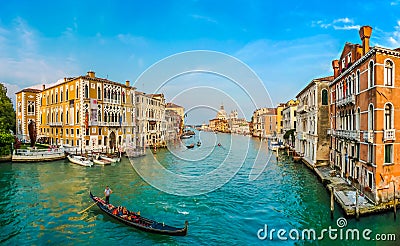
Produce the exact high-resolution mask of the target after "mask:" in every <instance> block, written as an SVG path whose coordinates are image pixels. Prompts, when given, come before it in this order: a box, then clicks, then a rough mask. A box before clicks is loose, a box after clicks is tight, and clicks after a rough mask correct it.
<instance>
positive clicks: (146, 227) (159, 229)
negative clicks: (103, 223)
mask: <svg viewBox="0 0 400 246" xmlns="http://www.w3.org/2000/svg"><path fill="white" fill-rule="evenodd" d="M90 198H92V200H93V201H94V202H95V203H96V205H97V206H98V207H99V208H100V209H101V210H102V211H103V212H104V213H106V214H107V215H109V216H111V217H113V218H114V219H116V220H118V221H120V222H122V223H124V224H126V225H128V226H131V227H134V228H136V229H139V230H141V231H145V232H151V233H156V234H164V235H170V236H186V234H187V231H188V222H187V221H186V222H185V227H183V228H178V227H173V226H169V225H166V224H164V223H160V222H157V221H154V220H151V219H148V218H145V217H142V216H140V214H139V213H134V212H130V211H128V210H126V212H125V213H122V212H120V211H119V210H118V208H117V207H115V206H114V205H112V204H106V202H105V201H104V200H103V199H101V198H100V197H97V196H94V195H93V194H92V192H90Z"/></svg>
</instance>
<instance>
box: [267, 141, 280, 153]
mask: <svg viewBox="0 0 400 246" xmlns="http://www.w3.org/2000/svg"><path fill="white" fill-rule="evenodd" d="M281 146H282V144H280V143H279V142H275V141H271V142H270V143H269V145H268V148H269V149H270V150H272V151H278V150H279V148H281Z"/></svg>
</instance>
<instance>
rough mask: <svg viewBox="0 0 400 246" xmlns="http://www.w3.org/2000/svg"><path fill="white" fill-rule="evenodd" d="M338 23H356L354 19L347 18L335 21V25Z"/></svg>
mask: <svg viewBox="0 0 400 246" xmlns="http://www.w3.org/2000/svg"><path fill="white" fill-rule="evenodd" d="M338 22H339V23H354V21H353V20H352V19H349V18H347V17H345V18H339V19H336V20H333V23H338Z"/></svg>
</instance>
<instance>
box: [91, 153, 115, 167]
mask: <svg viewBox="0 0 400 246" xmlns="http://www.w3.org/2000/svg"><path fill="white" fill-rule="evenodd" d="M93 163H94V164H97V165H103V166H105V165H111V163H112V162H111V161H109V160H105V159H103V158H102V157H101V156H99V155H97V156H94V157H93Z"/></svg>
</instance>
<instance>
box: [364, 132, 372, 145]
mask: <svg viewBox="0 0 400 246" xmlns="http://www.w3.org/2000/svg"><path fill="white" fill-rule="evenodd" d="M363 136H364V142H368V143H372V142H374V131H373V130H368V131H364V132H363Z"/></svg>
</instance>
